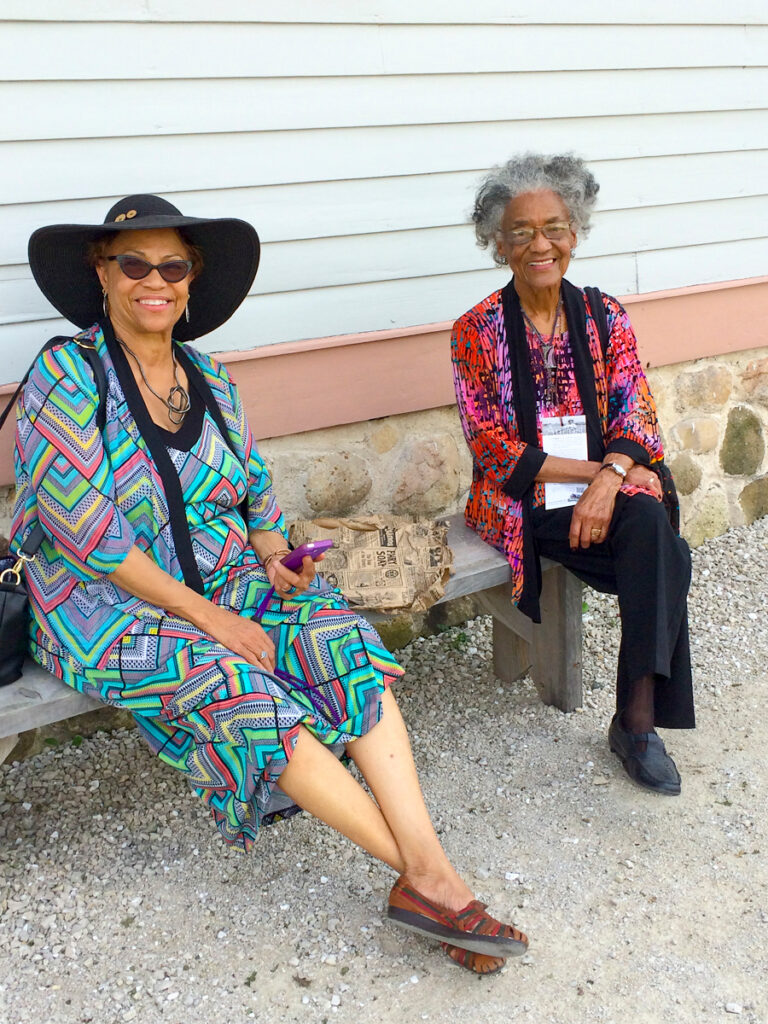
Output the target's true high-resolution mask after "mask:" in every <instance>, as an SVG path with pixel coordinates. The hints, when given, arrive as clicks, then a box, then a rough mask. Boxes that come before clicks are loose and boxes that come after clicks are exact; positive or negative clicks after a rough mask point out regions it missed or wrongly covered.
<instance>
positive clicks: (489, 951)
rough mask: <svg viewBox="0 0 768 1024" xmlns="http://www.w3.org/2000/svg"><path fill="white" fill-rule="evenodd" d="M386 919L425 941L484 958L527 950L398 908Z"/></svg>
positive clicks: (510, 941) (520, 944) (509, 941)
mask: <svg viewBox="0 0 768 1024" xmlns="http://www.w3.org/2000/svg"><path fill="white" fill-rule="evenodd" d="M387 917H388V918H389V920H390V921H391V922H392V923H393V924H396V925H398V926H399V927H400V928H405V929H406V930H407V931H409V932H415V933H416V934H417V935H423V936H424V938H427V939H439V940H441V941H443V942H449V943H451V945H453V946H459V947H460V948H461V949H468V950H469V952H470V953H484V954H485V955H486V956H522V955H523V953H525V951H526V950H527V949H528V943H527V942H519V941H518V940H517V939H506V938H504V937H496V936H493V935H474V934H473V933H472V932H462V931H459V930H457V929H455V928H448V927H446V926H445V925H442V924H439V923H438V922H437V921H430V920H429V919H428V918H425V917H424V915H423V914H416V913H414V912H413V911H411V910H401V909H400V907H390V908H389V909H388V910H387Z"/></svg>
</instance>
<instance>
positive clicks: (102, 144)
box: [0, 110, 768, 223]
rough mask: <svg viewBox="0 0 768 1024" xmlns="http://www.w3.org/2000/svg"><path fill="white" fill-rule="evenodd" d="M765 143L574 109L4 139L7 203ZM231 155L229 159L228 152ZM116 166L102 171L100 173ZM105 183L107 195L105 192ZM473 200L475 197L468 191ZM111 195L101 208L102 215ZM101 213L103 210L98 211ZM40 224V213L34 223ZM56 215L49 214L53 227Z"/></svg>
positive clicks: (746, 115)
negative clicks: (497, 116)
mask: <svg viewBox="0 0 768 1024" xmlns="http://www.w3.org/2000/svg"><path fill="white" fill-rule="evenodd" d="M704 137H706V146H707V150H708V151H709V152H735V151H738V150H755V149H768V117H766V115H765V111H763V110H753V111H750V110H743V111H741V112H740V113H739V116H738V117H735V116H734V114H733V112H732V111H731V110H729V111H714V112H712V113H702V112H700V111H694V112H689V113H681V114H673V113H669V114H656V115H654V114H649V115H644V116H642V117H640V116H638V117H635V116H612V117H602V116H600V117H575V118H567V117H563V118H553V119H551V120H548V119H547V118H541V119H531V120H527V121H506V122H503V123H498V124H494V123H488V122H484V123H482V124H465V125H452V126H451V127H450V128H449V129H448V128H446V126H445V125H427V126H421V127H418V126H415V125H414V126H407V127H394V126H387V127H380V128H355V129H352V128H350V129H336V130H333V131H329V130H317V131H297V132H267V133H259V132H251V133H243V134H224V135H207V136H206V135H203V136H194V135H180V136H166V137H162V138H153V137H151V136H145V137H143V138H140V139H138V138H136V139H134V138H131V139H124V138H112V139H109V140H108V141H104V140H96V139H85V140H53V141H40V142H5V143H0V195H2V196H3V201H4V203H5V204H8V205H12V204H15V203H32V202H40V203H43V202H49V201H51V202H56V201H58V200H61V199H63V198H67V199H70V200H81V199H82V200H89V199H91V198H92V197H104V198H110V197H111V196H112V195H126V194H129V193H131V192H148V191H149V192H156V193H160V194H167V193H175V194H177V195H179V194H181V193H184V192H187V191H195V192H198V191H200V190H207V189H211V190H213V189H227V188H250V187H253V186H255V185H273V184H275V185H283V184H290V183H294V182H306V181H322V180H331V179H348V178H360V177H371V176H390V175H398V174H427V173H432V172H435V171H437V172H443V171H445V170H447V169H448V168H449V167H450V162H451V160H454V161H455V166H454V168H453V169H465V168H469V167H471V165H474V167H472V169H476V170H478V172H480V171H482V170H483V169H484V168H487V167H489V166H490V165H492V164H495V163H498V162H499V161H500V160H504V159H505V158H506V156H507V154H510V153H511V152H515V151H523V150H526V149H531V150H536V151H540V152H558V151H562V150H563V149H569V148H570V149H573V147H574V142H575V140H577V141H578V151H579V153H580V155H581V156H583V157H584V159H585V160H588V161H592V160H598V159H601V160H609V159H614V160H615V159H632V158H636V157H646V156H671V155H684V154H690V153H696V152H698V151H699V150H700V149H701V147H702V145H703V141H702V140H703V138H704ZM223 152H226V154H227V159H226V160H222V153H223ZM106 169H108V171H109V173H108V174H106V173H105V170H106ZM106 187H108V188H109V192H108V193H107V192H106V191H105V189H106ZM468 203H469V205H471V197H469V199H468ZM109 205H110V204H109V203H108V202H107V203H105V204H104V206H103V207H99V209H100V210H102V217H103V212H105V211H106V209H108V208H109ZM99 219H101V217H100V218H99ZM41 222H43V223H45V221H44V220H42V219H41V220H39V221H37V222H36V223H41ZM52 222H53V221H48V223H52Z"/></svg>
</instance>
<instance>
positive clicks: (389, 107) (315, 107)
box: [0, 36, 768, 140]
mask: <svg viewBox="0 0 768 1024" xmlns="http://www.w3.org/2000/svg"><path fill="white" fill-rule="evenodd" d="M765 49H766V52H768V36H767V37H766V47H765ZM1 66H2V65H1V64H0V67H1ZM187 73H189V67H188V65H187ZM566 82H567V85H566ZM766 95H768V67H718V68H711V69H710V68H690V69H681V68H672V69H668V70H665V69H652V70H638V71H635V70H630V69H626V68H625V69H616V70H611V71H599V70H597V71H595V70H589V71H581V70H579V71H574V72H572V73H570V74H568V75H567V77H566V75H565V74H564V73H562V72H561V73H558V74H552V73H550V72H528V73H525V72H514V73H512V72H510V73H508V74H503V73H493V74H487V75H482V74H455V75H449V74H440V75H426V76H422V75H393V76H385V75H384V76H379V77H355V78H353V79H349V78H344V77H341V76H336V77H332V78H312V79H302V78H278V79H260V78H249V79H235V80H227V79H222V78H220V79H217V80H208V81H206V80H199V81H194V80H181V81H166V80H164V81H160V82H157V81H149V82H141V81H137V80H135V79H131V80H128V81H116V82H114V83H112V82H110V83H107V82H95V83H94V82H70V81H65V82H60V83H58V82H55V83H52V84H51V85H49V84H47V83H45V82H25V83H19V84H18V85H17V84H16V83H12V82H8V83H6V84H5V85H3V86H2V88H1V89H0V110H2V114H0V118H2V120H1V121H0V127H1V128H2V130H1V131H0V139H19V140H27V139H37V138H42V139H57V138H78V137H85V138H103V137H110V138H111V137H115V136H136V135H144V134H151V135H158V136H165V135H177V134H184V133H194V134H195V135H203V134H206V133H216V134H220V133H222V132H264V131H269V130H276V131H277V130H279V131H287V130H289V129H294V130H296V129H307V128H348V127H356V126H368V125H403V124H411V125H412V124H425V125H426V124H440V125H443V126H447V125H448V124H455V123H457V122H478V121H511V120H516V121H521V120H525V119H529V118H530V119H534V118H535V119H541V118H575V117H606V116H609V115H612V114H613V115H616V114H621V115H623V116H626V115H629V114H637V115H648V114H656V113H669V112H674V113H681V112H683V111H690V112H694V111H700V110H701V108H702V101H703V99H704V98H706V99H705V102H706V109H707V110H712V111H714V110H734V109H739V110H762V109H763V108H764V106H765V102H766ZM107 97H108V101H107ZM62 110H67V111H76V110H85V111H87V112H88V116H87V117H77V118H73V117H72V116H71V115H68V116H67V117H66V118H62V116H61V111H62Z"/></svg>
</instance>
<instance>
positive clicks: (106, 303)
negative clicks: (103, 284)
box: [101, 288, 109, 320]
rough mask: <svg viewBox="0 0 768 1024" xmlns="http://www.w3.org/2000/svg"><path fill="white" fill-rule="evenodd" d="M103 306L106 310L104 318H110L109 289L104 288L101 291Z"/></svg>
mask: <svg viewBox="0 0 768 1024" xmlns="http://www.w3.org/2000/svg"><path fill="white" fill-rule="evenodd" d="M101 308H102V309H103V310H104V319H105V320H108V319H109V296H108V295H107V289H106V288H102V291H101Z"/></svg>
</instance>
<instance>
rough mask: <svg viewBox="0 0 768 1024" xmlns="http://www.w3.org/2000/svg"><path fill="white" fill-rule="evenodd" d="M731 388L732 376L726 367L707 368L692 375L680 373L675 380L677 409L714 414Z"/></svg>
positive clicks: (728, 394) (726, 397)
mask: <svg viewBox="0 0 768 1024" xmlns="http://www.w3.org/2000/svg"><path fill="white" fill-rule="evenodd" d="M732 387H733V374H732V373H731V371H730V370H729V369H728V367H727V366H717V365H715V366H707V367H705V369H703V370H696V371H695V372H694V373H681V374H679V376H678V377H677V379H676V380H675V394H676V401H677V409H678V411H679V412H687V411H688V410H691V409H702V410H704V411H705V412H715V411H716V410H717V409H722V407H723V406H724V405H725V403H726V402H727V401H728V399H729V398H730V395H731V388H732Z"/></svg>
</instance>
